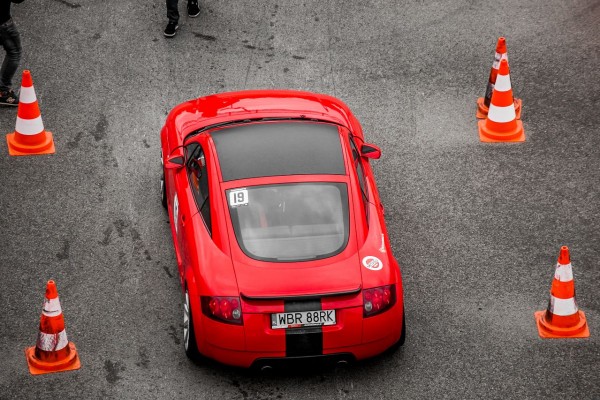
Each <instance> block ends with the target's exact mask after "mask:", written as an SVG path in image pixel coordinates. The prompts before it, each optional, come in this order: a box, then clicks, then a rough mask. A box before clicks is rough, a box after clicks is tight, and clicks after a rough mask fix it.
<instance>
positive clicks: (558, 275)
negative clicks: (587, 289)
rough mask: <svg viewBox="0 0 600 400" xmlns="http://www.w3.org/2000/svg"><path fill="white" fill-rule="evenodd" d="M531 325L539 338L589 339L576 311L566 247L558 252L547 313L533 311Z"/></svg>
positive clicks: (588, 331)
mask: <svg viewBox="0 0 600 400" xmlns="http://www.w3.org/2000/svg"><path fill="white" fill-rule="evenodd" d="M535 321H536V323H537V327H538V332H539V334H540V336H541V337H542V338H586V337H590V329H589V328H588V325H587V321H586V319H585V314H584V313H583V311H579V310H578V309H577V303H576V301H575V282H574V281H573V267H572V266H571V259H570V257H569V248H568V247H567V246H562V247H561V248H560V255H559V256H558V262H557V263H556V271H555V272H554V280H553V281H552V289H550V301H549V302H548V309H547V310H546V311H536V312H535Z"/></svg>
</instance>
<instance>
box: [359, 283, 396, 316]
mask: <svg viewBox="0 0 600 400" xmlns="http://www.w3.org/2000/svg"><path fill="white" fill-rule="evenodd" d="M394 304H396V285H387V286H380V287H376V288H372V289H365V290H363V316H364V317H365V318H366V317H372V316H373V315H377V314H381V313H382V312H384V311H385V310H388V309H389V308H391V307H392V306H393V305H394Z"/></svg>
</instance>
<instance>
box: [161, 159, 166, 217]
mask: <svg viewBox="0 0 600 400" xmlns="http://www.w3.org/2000/svg"><path fill="white" fill-rule="evenodd" d="M160 165H161V167H162V168H161V169H162V176H161V177H160V201H161V203H162V206H163V207H164V208H165V210H166V209H167V188H166V187H165V165H164V162H163V153H162V150H161V151H160Z"/></svg>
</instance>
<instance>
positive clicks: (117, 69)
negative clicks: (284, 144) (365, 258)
mask: <svg viewBox="0 0 600 400" xmlns="http://www.w3.org/2000/svg"><path fill="white" fill-rule="evenodd" d="M181 3H182V4H180V10H181V14H182V17H181V21H180V30H179V32H178V35H177V36H176V37H175V38H173V39H165V38H164V37H163V35H162V30H163V29H164V27H165V25H166V17H165V14H166V12H165V6H164V1H161V0H151V1H133V0H105V1H98V0H68V1H67V0H45V1H36V2H34V1H25V2H24V3H22V4H18V5H13V16H14V18H15V20H16V23H17V25H18V27H19V30H20V32H21V37H22V42H23V48H24V55H23V59H22V62H21V65H20V69H19V71H18V73H17V76H16V77H15V84H16V86H17V87H18V86H19V85H20V80H21V79H20V73H21V71H22V70H23V69H25V68H27V69H30V70H31V71H32V76H33V80H34V85H35V90H36V93H37V96H38V99H39V104H40V107H41V111H42V118H43V121H44V125H45V127H46V129H48V130H49V131H51V132H53V133H54V137H55V143H56V149H57V151H56V154H55V155H52V156H37V157H9V156H8V151H7V147H6V141H5V140H4V139H2V140H1V141H0V191H1V192H0V193H1V195H0V205H1V213H0V230H1V237H0V243H1V251H0V305H1V309H2V312H0V349H2V355H3V356H2V358H1V360H0V398H2V399H41V398H49V399H164V398H198V399H399V398H411V399H437V398H447V399H480V398H498V399H499V398H502V399H504V398H515V399H524V398H531V399H563V398H573V399H598V398H600V375H599V373H598V371H600V299H599V296H598V288H599V287H600V279H599V276H600V273H599V267H600V244H599V243H600V240H599V239H600V233H599V232H600V198H599V195H598V193H599V187H600V130H599V127H600V113H599V112H598V108H599V106H600V104H599V99H600V97H599V93H600V79H599V73H598V71H599V68H598V65H599V64H600V59H599V55H600V2H599V1H592V0H573V1H567V2H565V1H559V0H544V1H542V0H531V1H526V2H523V1H516V0H499V1H493V2H491V1H490V2H486V1H472V0H471V1H405V2H399V1H397V2H396V1H387V2H386V1H361V2H358V1H338V0H332V1H317V0H303V1H289V2H288V1H286V2H283V1H281V2H277V1H258V0H248V1H215V0H210V1H201V2H200V5H201V8H202V12H201V14H200V16H199V17H198V18H196V19H192V18H188V17H187V16H186V15H185V5H184V2H181ZM499 36H505V37H506V38H507V45H508V54H509V59H510V66H511V79H512V86H513V90H514V93H515V95H516V96H517V97H520V98H522V99H523V116H522V120H523V123H524V127H525V133H526V136H527V140H526V142H524V143H521V144H483V143H481V142H480V141H479V138H478V133H477V125H476V120H475V101H476V98H477V97H480V96H482V95H483V94H484V92H485V86H486V83H487V78H488V74H489V70H490V67H491V63H492V60H493V54H494V48H495V44H496V40H497V38H498V37H499ZM251 88H292V89H304V90H310V91H316V92H321V93H327V94H331V95H334V96H337V97H339V98H341V99H342V100H343V101H345V102H346V103H347V104H348V105H349V106H350V107H351V109H352V110H353V111H354V113H355V114H356V115H357V117H358V118H359V120H360V121H361V122H362V125H363V128H364V131H365V133H366V136H367V138H368V140H370V141H372V142H374V143H376V144H378V145H380V146H381V147H382V149H383V157H382V159H381V160H379V161H377V162H374V163H373V165H374V170H375V174H376V177H377V180H378V184H379V188H380V192H381V196H382V198H383V202H384V204H385V206H386V218H387V223H388V228H389V234H390V237H391V241H392V247H393V250H394V254H395V256H396V257H397V258H398V260H399V262H400V264H401V266H402V272H403V276H404V286H405V301H406V312H407V326H408V339H407V342H406V345H405V347H404V348H403V349H402V350H400V351H398V352H396V353H395V354H390V355H383V356H381V357H377V358H374V359H371V360H369V361H366V362H362V363H358V364H356V365H351V366H348V367H346V368H315V369H311V370H308V371H284V372H278V373H274V374H271V375H264V374H256V373H252V372H249V371H244V370H239V369H235V368H229V367H226V366H222V365H219V364H216V363H211V362H207V363H201V364H197V365H196V364H193V363H191V362H190V361H188V360H187V358H186V357H185V354H184V352H183V346H182V343H181V342H182V340H181V337H182V318H181V314H182V306H181V295H180V289H179V282H178V280H177V277H176V269H177V268H176V263H175V258H174V251H173V245H172V241H171V237H170V232H169V225H168V219H167V216H166V214H165V212H164V211H163V209H162V208H161V205H160V202H159V186H158V179H159V174H160V166H159V151H160V148H159V131H160V128H161V127H162V124H163V123H164V120H165V117H166V114H167V112H168V111H169V110H170V109H171V108H172V107H174V106H175V105H177V104H179V103H181V102H183V101H186V100H189V99H192V98H195V97H198V96H202V95H207V94H211V93H215V92H221V91H230V90H238V89H251ZM15 119H16V109H15V108H1V109H0V126H1V127H2V134H3V135H4V134H6V133H9V132H12V131H13V130H14V126H15ZM561 245H568V246H570V249H571V256H572V262H573V266H574V271H575V280H576V283H575V284H576V287H577V301H578V304H579V306H580V308H581V309H582V310H584V311H585V313H586V315H587V317H588V320H589V327H590V330H591V337H590V338H589V339H577V340H542V339H540V338H539V337H538V333H537V329H536V327H535V323H534V319H533V313H534V311H536V310H542V309H545V307H546V305H547V302H548V296H549V288H550V283H551V279H552V275H553V271H554V265H555V263H556V258H557V255H558V250H559V248H560V246H561ZM48 279H55V280H56V281H57V284H58V290H59V294H60V300H61V303H62V308H63V312H64V314H65V319H66V325H67V333H68V336H69V339H70V340H71V341H73V342H74V343H75V344H76V346H77V348H78V350H79V354H80V357H81V362H82V368H81V369H80V370H79V371H76V372H67V373H60V374H50V375H44V376H35V377H34V376H31V375H30V374H29V372H28V370H27V366H26V362H25V356H24V352H23V350H24V349H25V348H26V347H29V346H33V345H34V344H35V340H36V335H37V330H38V324H39V317H40V314H41V304H42V301H43V296H44V288H45V283H46V281H47V280H48Z"/></svg>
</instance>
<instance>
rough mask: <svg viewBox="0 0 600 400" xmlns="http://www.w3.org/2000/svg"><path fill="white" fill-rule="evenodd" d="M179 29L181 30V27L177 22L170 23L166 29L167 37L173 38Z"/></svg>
mask: <svg viewBox="0 0 600 400" xmlns="http://www.w3.org/2000/svg"><path fill="white" fill-rule="evenodd" d="M177 29H179V25H177V23H176V22H169V23H168V24H167V27H166V28H165V36H166V37H173V36H175V33H177Z"/></svg>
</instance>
